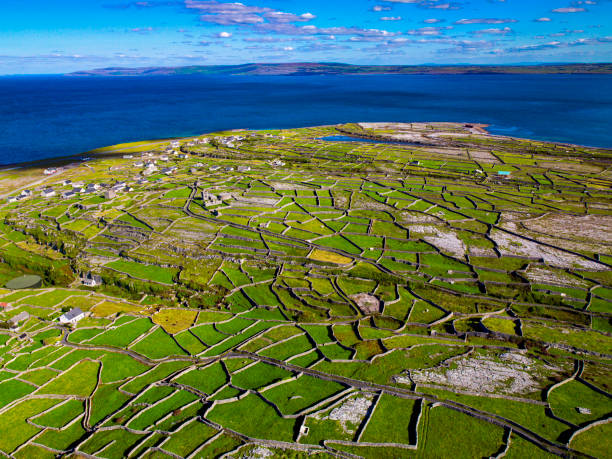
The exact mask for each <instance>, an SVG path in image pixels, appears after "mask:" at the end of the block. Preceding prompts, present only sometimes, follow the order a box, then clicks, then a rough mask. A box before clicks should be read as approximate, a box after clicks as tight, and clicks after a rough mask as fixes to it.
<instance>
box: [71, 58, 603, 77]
mask: <svg viewBox="0 0 612 459" xmlns="http://www.w3.org/2000/svg"><path fill="white" fill-rule="evenodd" d="M555 73H559V74H594V73H597V74H612V63H604V64H540V65H440V66H437V65H352V64H341V63H320V62H298V63H284V64H240V65H194V66H186V67H140V68H126V67H108V68H102V69H94V70H83V71H79V72H73V73H69V74H68V75H70V76H109V77H112V76H157V75H192V74H202V75H377V74H378V75H382V74H398V75H409V74H415V75H427V74H431V75H436V74H437V75H442V74H446V75H452V74H456V75H461V74H481V75H482V74H555Z"/></svg>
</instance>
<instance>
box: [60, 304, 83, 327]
mask: <svg viewBox="0 0 612 459" xmlns="http://www.w3.org/2000/svg"><path fill="white" fill-rule="evenodd" d="M84 317H85V313H84V312H83V311H81V309H80V308H73V309H71V310H70V311H68V312H66V313H64V314H62V315H61V316H60V318H59V321H60V323H61V324H76V323H77V322H78V321H79V320H81V319H83V318H84Z"/></svg>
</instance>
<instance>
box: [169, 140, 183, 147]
mask: <svg viewBox="0 0 612 459" xmlns="http://www.w3.org/2000/svg"><path fill="white" fill-rule="evenodd" d="M180 146H181V142H179V141H178V140H173V141H172V142H170V147H171V148H179V147H180Z"/></svg>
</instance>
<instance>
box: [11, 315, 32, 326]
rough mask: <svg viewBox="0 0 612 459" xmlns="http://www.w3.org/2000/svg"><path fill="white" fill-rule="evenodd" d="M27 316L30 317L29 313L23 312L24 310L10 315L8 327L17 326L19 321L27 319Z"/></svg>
mask: <svg viewBox="0 0 612 459" xmlns="http://www.w3.org/2000/svg"><path fill="white" fill-rule="evenodd" d="M29 318H30V314H29V313H27V312H25V311H22V312H20V313H19V314H17V315H16V316H14V317H11V318H10V319H9V320H8V324H9V327H11V328H17V327H18V326H19V323H20V322H24V321H26V320H28V319H29Z"/></svg>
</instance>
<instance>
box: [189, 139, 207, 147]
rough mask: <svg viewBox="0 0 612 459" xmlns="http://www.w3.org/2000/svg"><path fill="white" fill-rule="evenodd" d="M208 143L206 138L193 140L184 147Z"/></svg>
mask: <svg viewBox="0 0 612 459" xmlns="http://www.w3.org/2000/svg"><path fill="white" fill-rule="evenodd" d="M208 143H210V139H209V138H208V137H204V138H201V139H193V140H192V141H191V142H187V143H186V144H185V146H187V147H193V146H195V145H206V144H208Z"/></svg>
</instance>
